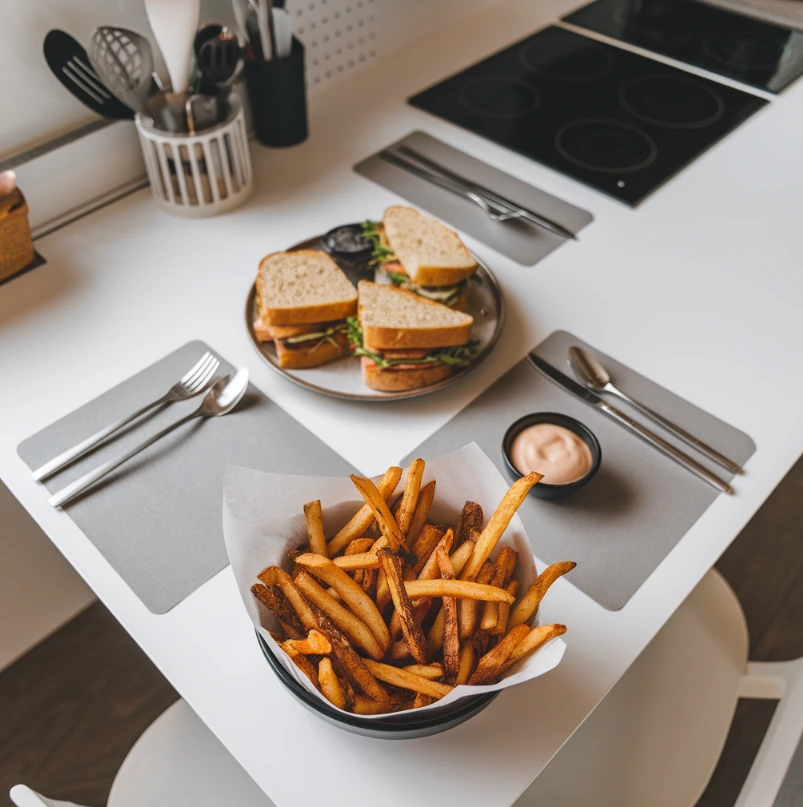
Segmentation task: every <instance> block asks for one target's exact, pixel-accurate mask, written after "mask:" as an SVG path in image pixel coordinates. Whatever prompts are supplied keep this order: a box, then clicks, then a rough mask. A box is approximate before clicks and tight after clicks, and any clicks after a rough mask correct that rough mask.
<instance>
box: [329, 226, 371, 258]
mask: <svg viewBox="0 0 803 807" xmlns="http://www.w3.org/2000/svg"><path fill="white" fill-rule="evenodd" d="M321 241H322V243H323V248H324V249H325V250H326V251H327V252H328V253H329V254H330V255H331V256H332V257H333V258H335V259H336V260H343V261H348V262H349V263H363V262H368V261H369V260H370V259H371V254H372V253H373V251H374V245H373V243H372V242H371V241H369V240H368V239H367V238H366V237H365V236H364V235H363V230H362V224H344V225H343V226H342V227H335V229H334V230H329V232H328V233H326V235H325V236H324V237H323V238H322V239H321Z"/></svg>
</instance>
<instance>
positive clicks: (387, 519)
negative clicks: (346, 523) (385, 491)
mask: <svg viewBox="0 0 803 807" xmlns="http://www.w3.org/2000/svg"><path fill="white" fill-rule="evenodd" d="M351 481H352V482H353V483H354V487H355V488H357V490H358V491H359V492H360V495H361V496H362V497H363V499H365V503H366V504H367V505H368V506H369V507H370V508H371V510H372V511H373V514H374V518H375V519H376V523H377V524H379V529H380V530H381V531H382V535H384V536H385V538H387V541H388V546H389V547H390V548H391V549H392V550H393V551H394V552H398V550H399V548H400V547H404V550H405V551H408V546H407V542H406V541H405V539H404V533H403V532H402V531H401V530H400V529H399V525H398V524H397V523H396V519H395V518H393V513H391V512H390V509H389V508H388V504H387V502H386V501H385V500H384V499H383V498H382V494H381V493H380V492H379V490H378V488H377V487H376V485H375V484H374V483H373V482H372V481H371V480H370V479H368V478H367V477H364V476H357V475H356V474H352V475H351Z"/></svg>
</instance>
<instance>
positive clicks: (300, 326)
mask: <svg viewBox="0 0 803 807" xmlns="http://www.w3.org/2000/svg"><path fill="white" fill-rule="evenodd" d="M256 289H257V312H256V318H255V320H254V333H255V334H256V337H257V339H259V340H260V341H263V342H266V341H271V340H272V341H273V342H274V345H275V347H276V355H277V358H278V359H279V365H280V366H281V367H284V368H288V369H302V368H308V367H317V366H319V365H321V364H326V363H327V362H330V361H334V360H335V359H339V358H341V357H343V356H345V355H346V354H347V353H348V337H347V335H346V331H347V327H348V326H347V323H346V319H347V318H348V317H350V316H353V315H354V314H355V313H356V312H357V290H356V289H355V288H354V286H353V285H352V283H351V282H350V281H349V279H348V278H347V277H346V276H345V274H343V271H342V270H341V269H340V267H339V266H338V265H337V264H336V263H335V262H334V261H333V260H332V258H330V257H329V255H327V254H326V253H325V252H319V251H318V250H313V249H300V250H296V251H294V252H274V253H272V254H271V255H268V256H267V257H265V258H263V259H262V261H261V263H260V264H259V273H258V274H257V280H256Z"/></svg>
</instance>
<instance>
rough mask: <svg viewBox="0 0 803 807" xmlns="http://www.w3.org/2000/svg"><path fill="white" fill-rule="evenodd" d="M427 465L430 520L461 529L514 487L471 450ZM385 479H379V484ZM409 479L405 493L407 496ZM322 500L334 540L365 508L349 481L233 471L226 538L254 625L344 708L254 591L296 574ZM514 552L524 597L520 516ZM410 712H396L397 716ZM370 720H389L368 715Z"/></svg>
mask: <svg viewBox="0 0 803 807" xmlns="http://www.w3.org/2000/svg"><path fill="white" fill-rule="evenodd" d="M424 459H425V460H426V470H425V472H424V479H423V483H422V484H426V482H428V481H429V480H430V479H436V480H437V483H436V490H435V501H434V503H433V506H432V510H431V511H430V516H429V521H430V522H431V523H435V524H451V525H456V524H457V519H458V516H459V515H460V511H461V510H462V508H463V504H464V503H465V502H466V500H471V501H475V502H478V503H479V504H480V505H481V506H482V509H483V513H484V516H485V520H486V522H487V520H488V519H489V518H490V516H491V514H492V513H493V512H494V510H495V509H496V507H497V505H498V504H499V502H500V501H501V500H502V497H503V496H504V494H505V491H506V490H507V489H508V487H509V484H508V482H507V481H506V480H505V479H504V477H502V475H501V474H500V473H499V471H498V470H497V468H496V466H495V465H494V464H493V462H491V460H490V459H489V458H488V456H487V455H486V454H485V453H484V452H483V451H482V450H481V449H480V448H479V446H477V444H476V443H471V444H470V445H467V446H465V447H464V448H462V449H460V451H457V452H455V453H454V454H448V455H446V456H443V457H438V458H436V459H429V458H427V457H424ZM380 478H381V477H375V481H378V480H379V479H380ZM403 485H404V479H402V481H401V482H400V483H399V487H398V488H397V492H400V491H401V490H402V489H403ZM315 499H320V500H321V505H322V507H323V520H324V529H325V531H326V535H327V536H332V535H334V534H335V533H336V532H337V531H338V530H339V529H340V528H341V527H342V526H343V525H344V524H345V523H346V522H347V521H348V520H349V519H350V518H351V517H352V516H353V515H354V513H355V512H356V511H357V510H358V509H359V508H360V507H361V506H362V505H363V504H364V502H363V500H362V499H361V498H360V495H359V493H357V490H356V488H355V487H354V485H353V484H352V482H351V480H350V479H348V478H339V477H314V476H289V475H284V474H271V473H265V472H263V471H255V470H252V469H249V468H241V467H237V466H232V465H230V466H227V468H226V472H225V475H224V479H223V537H224V539H225V542H226V550H227V552H228V555H229V561H230V562H231V566H232V570H233V571H234V577H235V579H236V581H237V586H238V587H239V589H240V595H241V596H242V598H243V603H244V604H245V609H246V611H247V612H248V615H249V616H250V617H251V621H252V622H253V623H254V625H255V626H256V627H257V628H258V629H259V630H260V632H261V634H262V635H263V636H264V637H265V640H266V641H267V642H268V644H269V645H270V647H271V649H272V650H273V651H274V653H275V655H276V657H277V658H278V659H279V661H280V663H281V664H282V666H283V667H284V668H285V669H286V670H287V672H288V673H289V674H290V675H291V676H292V677H293V678H294V679H295V680H296V681H298V682H299V683H300V684H301V686H303V687H304V688H305V689H307V690H309V691H310V692H312V693H313V694H314V695H315V696H317V697H318V698H320V699H321V700H322V701H324V702H325V703H326V704H327V705H328V706H330V707H331V708H333V709H335V708H337V707H335V706H333V705H332V704H331V703H329V701H328V700H326V699H325V698H324V696H323V695H321V693H320V692H318V690H317V689H315V687H314V686H313V685H312V684H311V683H310V681H309V679H308V678H307V677H306V676H305V675H304V674H303V673H302V672H301V671H300V670H299V669H298V668H297V667H296V666H295V664H293V662H292V661H291V660H290V658H289V657H288V656H287V654H286V653H285V652H284V651H283V650H282V649H281V648H280V647H279V646H278V644H277V643H276V642H275V641H274V640H273V638H272V637H271V636H270V635H269V634H268V633H267V630H266V629H273V628H274V627H275V625H276V623H275V621H274V620H273V617H272V615H271V614H270V612H269V611H268V610H267V609H266V608H264V606H262V605H261V604H260V603H258V602H257V601H256V599H255V598H254V596H253V594H251V591H250V589H251V586H252V585H253V584H254V583H256V582H258V580H257V574H258V573H259V572H261V571H262V570H263V569H264V568H265V567H266V566H270V565H271V564H274V565H277V566H281V567H282V568H284V569H286V570H288V571H289V570H290V568H291V566H292V564H291V563H290V561H289V560H288V559H287V551H288V550H290V549H295V548H296V547H298V546H300V545H302V544H306V543H307V532H306V525H305V521H304V511H303V506H304V504H305V503H306V502H309V501H313V500H315ZM504 545H509V546H511V547H513V549H515V550H516V551H517V552H518V554H519V561H518V563H517V564H516V568H517V571H516V576H517V577H518V580H519V583H520V586H521V588H520V591H521V592H524V591H526V590H527V588H528V587H529V586H530V584H531V583H532V582H533V580H534V579H535V575H536V570H535V562H534V559H533V555H532V550H531V549H530V544H529V541H528V540H527V534H526V532H525V530H524V525H523V524H522V522H521V519H520V518H519V517H518V515H515V516H514V517H513V520H512V521H511V522H510V526H509V527H508V529H507V530H506V532H505V534H504V535H503V536H502V539H501V541H500V542H499V544H498V545H497V548H496V549H495V550H494V552H493V554H492V557H493V558H495V557H496V554H497V553H498V551H499V549H500V548H501V547H502V546H504ZM565 649H566V645H565V644H564V642H563V640H562V639H560V638H557V639H553V640H552V641H550V642H549V643H548V644H546V645H544V647H542V648H541V649H540V650H539V651H538V652H536V653H534V654H533V655H532V656H530V657H529V658H527V659H525V660H524V661H523V662H520V663H519V664H518V665H515V666H513V667H511V669H510V670H509V671H508V673H507V674H506V675H505V677H504V678H503V679H502V680H501V681H499V682H498V683H496V684H493V685H489V686H458V687H455V688H454V690H452V692H450V693H449V695H447V696H446V697H445V698H442V699H441V700H439V701H436V702H435V703H434V704H432V705H430V706H425V707H422V708H421V709H416V710H407V712H411V711H415V712H416V713H418V712H421V711H422V709H432V708H441V707H443V706H445V705H447V704H449V703H453V702H454V701H457V700H459V699H460V698H464V697H466V696H469V695H479V694H480V693H483V692H496V691H498V690H502V689H506V688H507V687H510V686H515V685H516V684H520V683H522V682H523V681H529V680H531V679H533V678H537V677H538V676H539V675H543V674H544V673H546V672H549V670H551V669H553V668H554V667H556V666H557V665H558V663H559V662H560V660H561V658H563V653H564V651H565ZM407 712H393V714H394V715H400V714H406V713H407ZM361 717H365V719H367V720H370V719H373V718H375V717H378V718H381V717H384V715H361Z"/></svg>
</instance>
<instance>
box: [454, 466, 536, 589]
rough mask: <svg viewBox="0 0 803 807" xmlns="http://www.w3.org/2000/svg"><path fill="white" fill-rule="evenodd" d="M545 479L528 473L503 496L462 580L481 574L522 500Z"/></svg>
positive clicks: (475, 548) (481, 535)
mask: <svg viewBox="0 0 803 807" xmlns="http://www.w3.org/2000/svg"><path fill="white" fill-rule="evenodd" d="M541 479H543V476H542V474H538V473H536V472H535V471H533V472H532V473H529V474H527V476H523V477H521V479H517V480H516V481H515V482H514V483H513V484H512V485H511V486H510V488H509V489H508V491H507V492H506V493H505V495H504V496H503V497H502V501H501V502H500V503H499V506H498V507H497V508H496V511H495V512H494V514H493V515H492V516H491V519H490V521H489V522H488V523H487V524H486V525H485V529H484V530H483V531H482V533H481V534H480V537H479V540H478V541H477V545H476V546H475V547H474V552H472V554H471V558H470V560H469V562H468V563H467V564H466V565H465V566H464V567H463V571H462V572H461V574H460V579H461V580H474V578H475V577H476V576H477V575H478V574H479V571H480V569H481V568H482V564H483V563H485V561H486V560H488V558H489V557H490V556H491V552H493V551H494V548H495V547H496V545H497V543H498V542H499V539H500V538H501V537H502V535H503V534H504V532H505V530H506V529H507V527H508V524H510V519H512V518H513V516H514V515H515V513H516V510H518V509H519V507H521V504H522V502H523V501H524V500H525V498H526V497H527V494H528V493H529V492H530V489H531V488H532V487H533V485H535V484H536V483H537V482H539V481H540V480H541Z"/></svg>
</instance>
